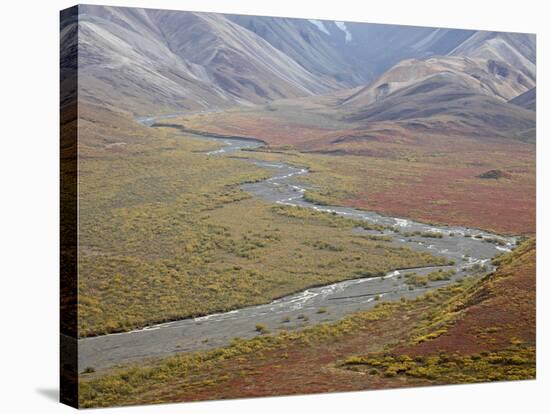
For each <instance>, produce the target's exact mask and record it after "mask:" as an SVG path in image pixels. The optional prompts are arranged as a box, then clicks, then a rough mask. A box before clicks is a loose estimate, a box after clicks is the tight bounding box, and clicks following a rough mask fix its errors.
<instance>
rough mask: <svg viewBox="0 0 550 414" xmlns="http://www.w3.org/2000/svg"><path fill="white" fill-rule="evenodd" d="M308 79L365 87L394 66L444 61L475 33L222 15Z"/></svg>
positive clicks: (429, 28)
mask: <svg viewBox="0 0 550 414" xmlns="http://www.w3.org/2000/svg"><path fill="white" fill-rule="evenodd" d="M228 18H229V19H231V20H232V21H234V22H236V23H238V24H240V25H241V26H243V27H245V28H246V29H248V30H250V31H252V32H254V33H255V34H257V35H258V36H261V37H262V38H264V39H265V40H266V41H268V42H269V43H270V44H271V45H272V46H274V47H275V48H277V49H279V50H281V51H283V52H284V53H286V54H288V55H289V56H291V57H292V58H293V59H294V60H296V61H297V62H298V63H300V64H301V65H302V66H303V67H305V68H306V69H308V70H309V71H312V72H314V73H322V74H326V75H330V76H333V77H335V78H336V79H337V80H339V81H342V82H344V83H345V84H346V85H347V86H357V85H360V84H366V83H368V82H370V81H372V80H373V79H374V77H376V76H377V75H379V74H381V73H382V72H384V71H385V70H386V69H388V68H389V67H390V66H392V65H394V64H396V63H397V62H399V61H401V60H403V59H407V58H411V57H415V58H422V57H427V56H433V55H445V54H447V53H449V52H451V51H452V50H454V49H455V48H457V47H458V46H459V45H460V44H462V43H463V42H464V41H465V40H466V39H468V38H469V37H470V36H472V35H473V34H474V33H475V31H471V30H460V29H437V28H431V27H414V26H397V25H385V24H370V23H353V22H335V21H328V20H306V19H288V18H275V17H259V16H239V15H228Z"/></svg>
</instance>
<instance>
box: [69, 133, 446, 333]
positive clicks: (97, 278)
mask: <svg viewBox="0 0 550 414" xmlns="http://www.w3.org/2000/svg"><path fill="white" fill-rule="evenodd" d="M171 132H173V131H171ZM151 134H157V135H156V136H157V140H156V141H154V147H155V149H154V150H151V151H149V150H148V147H147V146H145V144H144V145H143V146H138V145H133V146H125V147H124V151H125V154H124V156H121V154H120V152H119V151H120V148H118V147H117V150H116V152H115V153H112V151H113V149H112V148H113V147H108V150H107V151H105V150H104V151H103V152H100V151H99V150H98V151H96V152H94V153H93V154H92V153H88V154H89V155H88V156H83V157H81V160H80V164H79V180H80V192H79V203H80V223H79V225H80V227H79V230H80V234H79V243H80V247H79V252H80V256H79V264H78V265H79V309H78V312H79V334H80V336H90V335H98V334H105V333H110V332H120V331H127V330H131V329H134V328H138V327H143V326H146V325H150V324H153V323H160V322H164V321H169V320H175V319H181V318H186V317H196V316H200V315H204V314H208V313H213V312H223V311H228V310H231V309H236V308H239V307H243V306H248V305H255V304H260V303H267V302H269V301H271V300H273V299H274V298H277V297H281V296H284V295H288V294H291V293H293V292H296V291H300V290H303V289H304V288H306V287H308V286H313V285H321V284H328V283H333V282H336V281H340V280H344V279H350V278H354V277H365V276H380V275H383V274H385V273H386V272H389V271H391V270H393V269H397V268H407V267H415V266H426V265H438V264H445V263H446V262H445V260H444V259H442V258H437V257H435V256H432V255H430V254H427V253H419V252H416V251H413V250H411V249H408V248H402V247H401V248H400V247H395V246H392V245H391V244H389V243H380V242H379V241H378V240H376V239H375V240H370V239H369V238H365V237H363V236H361V235H359V234H356V233H355V232H354V231H353V229H355V228H357V227H363V228H365V229H372V230H381V229H382V228H381V227H380V226H376V225H372V224H369V223H366V222H359V221H354V220H350V219H347V218H341V217H338V216H336V215H331V214H326V213H321V212H315V211H311V210H310V209H305V208H296V207H288V206H275V207H274V206H272V205H271V204H269V203H267V202H263V201H260V200H256V199H252V198H251V196H250V195H249V194H248V193H246V192H244V191H242V190H241V189H240V188H239V184H240V183H243V182H251V181H256V180H261V179H264V178H266V177H268V176H270V174H271V172H270V171H267V170H264V169H261V168H259V167H256V166H254V165H252V164H250V163H243V162H242V161H241V160H236V159H231V158H227V157H215V156H208V155H207V154H206V152H207V151H208V150H210V149H212V148H213V144H211V143H204V142H201V141H199V140H195V139H192V138H190V137H185V138H183V137H182V139H176V140H174V139H171V140H169V139H166V138H164V136H163V131H152V132H151ZM158 147H161V149H158ZM298 227H299V228H300V231H298V232H297V231H296V229H297V228H298Z"/></svg>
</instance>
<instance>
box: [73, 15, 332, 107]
mask: <svg viewBox="0 0 550 414" xmlns="http://www.w3.org/2000/svg"><path fill="white" fill-rule="evenodd" d="M79 21H80V26H79V38H78V41H79V69H80V73H79V75H80V78H79V81H80V91H79V92H80V97H81V98H84V99H87V100H88V101H89V102H92V103H97V104H103V105H107V106H109V105H112V106H115V107H118V108H120V109H124V110H129V111H132V112H134V113H140V114H144V113H147V114H148V113H151V112H152V111H155V112H163V111H168V110H170V109H171V110H173V109H174V108H178V109H209V108H212V107H221V106H230V105H235V104H245V105H246V104H252V103H260V102H266V101H269V100H272V99H277V98H283V97H297V96H307V95H311V94H317V93H322V92H325V91H327V90H330V89H333V88H335V87H337V85H338V84H337V82H335V81H333V80H331V79H328V78H323V77H322V76H317V75H314V74H311V73H310V72H308V71H307V70H306V69H304V68H303V67H302V66H300V65H299V64H297V63H296V62H294V61H293V60H292V59H291V58H289V57H288V56H286V55H285V54H284V53H282V52H280V51H279V50H277V49H275V48H274V47H272V46H271V45H270V44H269V43H268V42H266V41H265V40H263V39H262V38H260V37H259V36H256V35H254V34H252V33H251V32H250V31H248V30H245V29H244V28H242V27H240V26H239V25H237V24H235V23H232V22H231V21H229V20H228V19H226V18H225V17H224V16H223V15H220V14H206V13H189V12H175V11H164V10H146V9H130V8H118V7H102V6H80V7H79ZM72 25H76V22H73V23H72ZM70 26H71V24H69V25H68V27H66V28H65V32H66V33H70V31H71V27H70ZM67 39H68V37H67ZM62 53H68V51H65V50H63V51H62Z"/></svg>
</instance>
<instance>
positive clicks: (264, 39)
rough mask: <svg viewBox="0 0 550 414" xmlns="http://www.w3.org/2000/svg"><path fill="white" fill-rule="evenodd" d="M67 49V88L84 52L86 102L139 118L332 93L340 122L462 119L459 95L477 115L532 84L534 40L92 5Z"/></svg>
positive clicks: (67, 28)
mask: <svg viewBox="0 0 550 414" xmlns="http://www.w3.org/2000/svg"><path fill="white" fill-rule="evenodd" d="M77 27H78V29H77ZM77 30H78V43H75V42H74V39H75V33H76V31H77ZM61 41H62V44H63V47H62V56H61V66H62V70H61V73H62V82H66V81H67V79H64V76H65V77H67V76H69V75H70V73H71V70H70V69H71V68H70V65H71V64H73V65H74V61H75V59H74V55H75V53H76V49H77V46H78V68H79V73H78V96H79V99H80V100H83V101H85V102H86V104H91V105H97V106H99V107H102V108H106V109H112V110H117V111H125V112H127V113H128V114H130V115H132V116H139V115H151V114H160V113H173V112H178V111H210V110H213V109H219V108H227V107H231V106H253V105H257V104H266V103H269V102H271V101H274V100H280V99H286V98H302V97H306V98H307V97H315V96H319V95H330V94H333V95H334V96H336V95H338V97H339V98H338V99H337V100H336V101H337V102H338V103H339V105H338V106H337V110H338V111H341V112H342V113H343V115H344V119H350V120H356V121H361V120H369V119H371V120H372V119H374V118H373V117H375V118H379V117H383V118H387V119H393V120H399V119H401V118H399V116H404V117H405V118H403V119H410V118H411V116H410V115H411V114H412V113H413V112H418V111H419V109H418V108H416V109H415V111H412V112H411V111H410V110H409V108H408V107H409V106H410V105H411V103H414V102H417V103H420V102H423V105H426V107H425V108H423V110H424V115H423V118H426V116H425V113H426V112H430V109H429V108H430V107H433V106H434V105H439V107H438V108H435V107H434V108H433V110H434V111H435V112H437V114H442V113H443V112H444V110H445V109H449V110H453V111H455V112H454V115H453V116H457V114H458V112H457V111H458V107H456V105H458V103H457V101H455V100H452V101H449V102H448V105H447V102H445V101H444V98H445V97H447V96H449V92H451V91H452V90H453V88H457V89H456V93H460V94H467V95H468V102H469V104H472V105H473V101H475V100H477V103H476V104H475V105H473V106H472V107H476V108H478V109H479V108H489V102H493V101H494V102H495V105H496V104H497V103H502V104H506V102H507V101H510V100H511V99H513V98H515V97H517V96H519V95H521V94H523V93H524V92H527V91H528V90H530V89H532V88H534V87H535V82H536V77H535V76H536V75H535V68H536V61H535V39H534V36H533V35H523V34H513V33H497V32H478V31H470V30H458V29H435V28H426V27H412V26H395V25H379V24H366V23H353V22H335V21H320V20H306V19H287V18H272V17H258V16H238V15H222V14H215V13H195V12H183V11H166V10H154V9H133V8H121V7H106V6H88V5H84V6H79V7H78V15H77V16H76V15H75V16H73V17H72V18H71V19H67V20H66V21H65V22H62V31H61ZM71 42H72V44H71ZM71 62H73V63H71ZM64 65H65V66H67V67H65V66H64ZM73 72H74V70H73ZM73 83H74V82H73ZM346 88H349V89H350V90H352V92H350V93H349V94H348V95H349V96H347V95H346V94H345V93H343V92H341V91H343V90H344V89H346ZM351 88H354V89H351ZM428 98H429V99H433V101H432V102H430V101H429V99H428ZM399 99H403V101H398V100H399ZM388 102H392V105H394V108H393V109H392V110H391V111H388ZM461 104H464V101H462V103H461ZM507 105H510V104H507ZM498 107H499V108H501V109H502V110H504V108H506V112H508V111H509V108H508V107H507V106H498ZM514 108H517V106H514ZM411 109H414V108H411ZM490 111H492V109H491V110H490ZM490 111H489V112H490ZM373 114H377V115H376V116H374V115H373ZM407 114H409V115H407ZM464 114H466V112H464ZM398 115H399V116H398ZM474 115H475V114H474ZM522 116H523V113H522ZM488 119H493V117H492V116H488ZM504 124H506V122H504ZM520 124H521V125H523V123H522V122H520Z"/></svg>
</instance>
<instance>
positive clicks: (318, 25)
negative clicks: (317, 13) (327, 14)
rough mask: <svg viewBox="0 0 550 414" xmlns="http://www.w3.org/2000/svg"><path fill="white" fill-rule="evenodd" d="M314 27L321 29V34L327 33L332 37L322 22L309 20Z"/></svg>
mask: <svg viewBox="0 0 550 414" xmlns="http://www.w3.org/2000/svg"><path fill="white" fill-rule="evenodd" d="M308 21H309V22H310V23H311V24H312V25H314V26H315V27H317V29H319V30H320V31H321V32H323V33H326V34H328V35H329V36H330V33H329V31H328V30H327V28H326V27H325V25H324V24H323V22H322V21H321V20H313V19H309V20H308Z"/></svg>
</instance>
